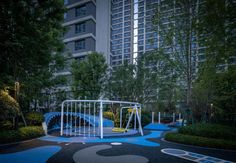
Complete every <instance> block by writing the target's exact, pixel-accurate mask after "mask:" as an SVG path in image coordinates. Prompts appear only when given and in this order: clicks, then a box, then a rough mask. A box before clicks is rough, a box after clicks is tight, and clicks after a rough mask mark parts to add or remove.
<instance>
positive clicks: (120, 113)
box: [120, 107, 123, 128]
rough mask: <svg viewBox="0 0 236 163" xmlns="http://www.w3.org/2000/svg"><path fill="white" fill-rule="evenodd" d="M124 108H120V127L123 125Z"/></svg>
mask: <svg viewBox="0 0 236 163" xmlns="http://www.w3.org/2000/svg"><path fill="white" fill-rule="evenodd" d="M122 110H123V107H122V108H121V109H120V128H121V127H122Z"/></svg>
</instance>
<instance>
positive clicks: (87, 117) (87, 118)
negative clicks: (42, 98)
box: [44, 112, 114, 128]
mask: <svg viewBox="0 0 236 163" xmlns="http://www.w3.org/2000/svg"><path fill="white" fill-rule="evenodd" d="M64 115H68V116H71V115H72V116H74V115H75V116H77V117H79V118H83V119H85V121H86V122H88V123H89V124H90V125H92V126H95V127H98V126H99V117H98V116H95V117H94V116H93V115H88V114H81V113H76V114H75V113H70V112H69V113H68V114H66V113H64ZM56 116H61V112H50V113H46V114H44V119H45V122H46V125H47V126H48V124H49V123H50V121H51V120H52V119H53V118H54V117H56ZM94 118H95V122H94ZM64 125H65V126H66V125H69V126H70V124H69V123H68V124H64ZM103 126H104V127H114V122H113V121H112V120H109V119H106V118H103ZM59 127H60V124H55V126H54V127H53V128H59Z"/></svg>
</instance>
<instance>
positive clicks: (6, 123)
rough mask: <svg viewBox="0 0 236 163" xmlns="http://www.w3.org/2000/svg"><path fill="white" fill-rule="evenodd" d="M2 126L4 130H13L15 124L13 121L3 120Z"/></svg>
mask: <svg viewBox="0 0 236 163" xmlns="http://www.w3.org/2000/svg"><path fill="white" fill-rule="evenodd" d="M0 127H1V129H2V130H12V129H13V124H12V122H11V121H3V122H1V124H0Z"/></svg>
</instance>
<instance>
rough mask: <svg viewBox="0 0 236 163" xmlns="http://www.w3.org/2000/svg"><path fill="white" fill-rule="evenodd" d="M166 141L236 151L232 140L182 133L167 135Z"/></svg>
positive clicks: (235, 144)
mask: <svg viewBox="0 0 236 163" xmlns="http://www.w3.org/2000/svg"><path fill="white" fill-rule="evenodd" d="M165 139H166V140H168V141H173V142H177V143H182V144H189V145H197V146H203V147H211V148H221V149H232V150H235V149H236V142H235V141H232V140H224V139H214V138H206V137H200V136H193V135H184V134H180V133H167V134H166V135H165Z"/></svg>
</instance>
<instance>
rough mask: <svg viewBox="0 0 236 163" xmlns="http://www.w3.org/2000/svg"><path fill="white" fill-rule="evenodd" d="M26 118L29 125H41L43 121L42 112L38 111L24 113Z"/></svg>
mask: <svg viewBox="0 0 236 163" xmlns="http://www.w3.org/2000/svg"><path fill="white" fill-rule="evenodd" d="M26 119H27V121H28V122H29V124H31V125H41V124H42V122H43V114H42V113H39V112H30V113H28V114H27V115H26Z"/></svg>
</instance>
